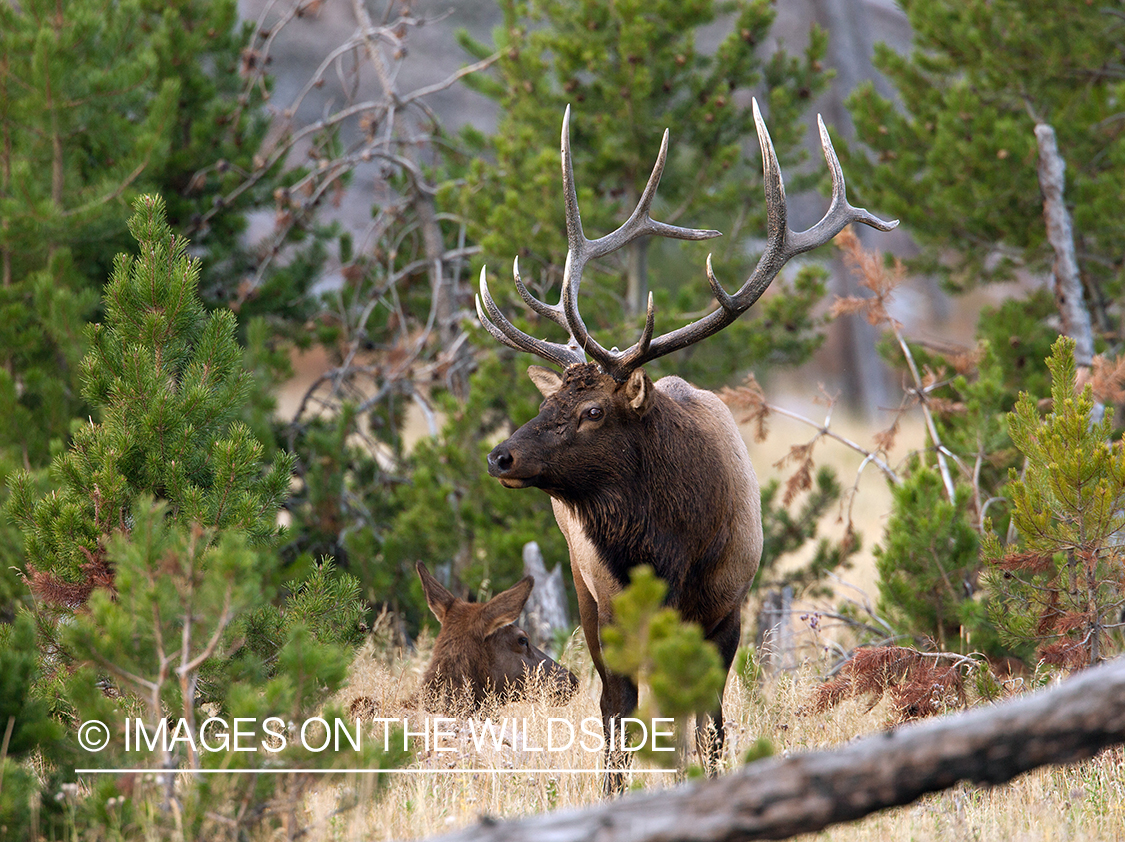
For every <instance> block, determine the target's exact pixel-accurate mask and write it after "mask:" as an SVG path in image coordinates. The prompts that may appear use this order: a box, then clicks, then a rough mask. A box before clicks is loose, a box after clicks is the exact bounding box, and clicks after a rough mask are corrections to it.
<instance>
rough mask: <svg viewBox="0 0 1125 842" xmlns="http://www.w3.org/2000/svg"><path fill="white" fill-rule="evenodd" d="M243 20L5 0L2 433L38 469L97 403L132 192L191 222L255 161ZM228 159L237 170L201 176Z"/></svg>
mask: <svg viewBox="0 0 1125 842" xmlns="http://www.w3.org/2000/svg"><path fill="white" fill-rule="evenodd" d="M238 29H239V27H238V24H237V17H236V4H235V3H234V2H233V0H222V2H217V3H208V2H201V1H200V0H175V2H171V3H151V2H147V0H129V2H124V3H113V4H111V5H109V6H106V5H105V4H103V3H98V2H90V0H76V2H69V3H66V4H62V5H60V4H57V3H52V2H42V0H32V2H28V3H18V4H12V3H6V4H4V5H3V6H2V7H0V138H2V142H0V220H3V222H2V223H0V348H3V349H4V350H3V353H2V354H0V363H2V364H0V392H3V393H5V394H6V395H7V396H8V397H10V398H12V400H5V401H3V408H2V409H0V445H3V446H11V447H15V448H17V449H18V451H19V453H20V456H21V459H22V461H23V463H24V466H25V467H38V466H41V465H43V464H45V463H46V462H47V461H48V458H49V447H50V443H51V441H52V440H55V439H58V440H65V439H66V437H67V435H68V433H69V427H70V423H71V420H72V419H73V418H74V417H76V416H81V415H86V414H88V407H85V406H84V405H83V404H82V402H81V400H80V394H79V383H78V374H77V364H78V361H79V360H80V359H81V358H82V355H83V353H84V352H85V345H84V340H83V326H84V323H85V321H86V320H87V318H89V317H91V316H92V315H93V314H94V313H95V311H96V308H97V305H98V302H99V299H100V292H101V286H102V284H103V282H104V280H105V278H106V277H107V276H108V275H109V272H110V270H111V267H112V263H113V257H114V255H115V254H116V253H117V252H118V251H119V250H120V249H123V248H125V247H127V245H128V240H127V238H128V232H127V230H126V220H127V218H128V215H129V212H130V211H129V207H130V201H131V198H130V197H132V196H135V195H137V193H138V192H140V191H143V190H144V189H154V190H155V192H160V193H163V194H166V195H170V196H172V197H173V200H172V203H173V208H174V212H173V215H172V223H173V225H174V226H177V227H179V226H182V225H184V224H186V223H188V222H189V221H190V219H191V217H192V216H193V215H194V214H196V213H198V212H199V209H200V208H205V207H209V206H210V204H211V203H212V201H213V199H214V197H215V194H216V191H217V190H218V189H221V188H222V187H223V186H229V182H230V179H231V178H232V177H233V172H234V171H237V170H238V169H239V168H241V167H247V166H249V162H250V158H251V156H252V154H253V149H254V147H255V146H256V145H257V141H258V139H260V137H261V136H262V134H263V133H264V130H265V122H264V119H263V118H262V117H261V116H260V115H256V112H255V111H254V107H255V106H256V105H257V104H258V103H259V102H260V98H259V97H258V96H257V94H256V93H254V92H251V93H250V94H248V95H247V96H246V97H244V98H243V99H242V100H241V101H240V94H241V92H240V91H239V90H238V86H239V80H238V74H237V68H238V65H237V62H238V56H239V44H238V35H237V33H238ZM218 159H223V160H225V161H226V168H225V171H226V172H227V175H226V178H225V181H224V180H223V179H221V178H219V177H218V176H213V177H211V178H210V179H201V180H200V179H197V180H196V181H195V182H194V183H193V182H192V175H193V173H194V172H195V171H196V170H200V169H203V168H204V167H205V166H207V165H210V164H213V163H215V161H216V160H218ZM189 194H190V195H189ZM258 198H260V194H259V195H258ZM249 201H250V197H246V198H245V199H244V200H243V201H242V202H241V203H240V205H239V208H244V207H245V206H246V205H247V204H248V202H249ZM244 224H245V223H244V220H243V214H242V212H241V210H239V209H235V212H232V213H229V214H227V215H225V216H223V218H222V219H221V220H216V221H215V223H214V224H212V226H211V228H210V230H209V231H208V233H209V234H210V235H211V237H210V240H209V241H208V245H209V246H210V243H211V242H215V243H216V249H217V250H220V251H221V250H222V249H226V250H229V249H230V248H232V244H233V238H234V236H236V234H237V232H238V231H239V230H241V226H243V225H244ZM219 243H222V249H219V248H218V244H219ZM197 245H198V244H197Z"/></svg>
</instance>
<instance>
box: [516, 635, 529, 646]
mask: <svg viewBox="0 0 1125 842" xmlns="http://www.w3.org/2000/svg"><path fill="white" fill-rule="evenodd" d="M516 642H517V643H519V645H520V646H524V647H526V646H527V644H528V643H529V641H528V639H527V638H526V637H521V638H520V639H519V640H518V641H516Z"/></svg>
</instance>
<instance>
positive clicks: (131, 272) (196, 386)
mask: <svg viewBox="0 0 1125 842" xmlns="http://www.w3.org/2000/svg"><path fill="white" fill-rule="evenodd" d="M129 227H130V230H131V231H132V233H133V235H134V236H135V237H136V238H137V240H138V241H139V242H140V244H141V254H140V255H139V256H138V257H133V256H131V255H125V254H122V255H120V256H119V258H118V260H117V262H116V265H115V267H114V273H113V278H112V279H111V281H110V283H109V285H108V287H107V288H106V295H105V308H106V322H105V323H104V324H95V325H92V326H91V327H90V329H89V330H88V331H87V338H88V341H89V343H90V352H89V353H88V354H87V356H86V357H85V359H84V360H83V361H82V379H83V389H82V394H83V397H84V398H85V399H86V400H87V401H89V403H90V404H91V405H92V406H99V407H101V408H102V421H101V422H99V423H94V422H92V421H91V422H90V423H88V424H85V425H83V426H82V427H81V428H80V429H79V430H78V431H77V432H76V433H75V435H74V440H73V442H72V444H71V447H70V448H68V450H67V451H66V452H65V453H63V454H61V455H59V456H58V457H57V458H56V459H55V460H54V462H53V463H52V465H51V472H50V473H51V477H52V479H53V480H54V481H55V482H56V483H57V484H58V485H59V486H60V488H59V489H58V490H57V491H56V492H53V493H52V494H50V495H48V496H47V497H44V498H42V499H38V500H37V499H35V497H34V490H33V487H32V478H31V476H30V474H28V473H26V472H24V473H21V474H18V475H17V476H16V477H15V479H14V481H13V483H12V498H11V500H10V502H9V510H10V512H11V513H12V514H13V515H14V517H15V518H16V520H17V521H18V522H19V524H20V526H21V528H22V529H23V530H24V532H25V534H26V536H27V554H28V572H29V578H30V581H31V585H32V590H33V591H34V592H35V593H36V594H37V595H38V596H39V597H40V598H42V599H45V600H47V601H48V602H50V603H54V604H58V605H62V606H70V607H73V606H75V605H79V604H81V603H83V602H84V601H85V600H86V598H87V597H88V596H89V595H90V593H91V592H92V590H93V589H94V588H96V587H98V586H104V587H107V588H112V586H113V571H112V569H111V568H110V566H109V565H108V563H107V561H106V555H105V553H106V541H107V539H108V538H109V536H110V535H111V534H112V533H113V532H114V531H115V530H120V529H127V528H128V525H129V524H128V518H129V516H130V512H131V511H132V507H133V505H134V503H135V501H136V500H137V499H138V497H139V496H140V495H141V494H149V495H151V496H152V497H154V498H155V499H157V500H165V501H167V502H168V504H169V513H170V517H172V518H173V519H174V520H175V521H176V522H178V523H181V524H188V523H194V524H198V525H199V526H200V527H202V528H206V529H217V530H221V529H228V528H238V529H240V530H243V531H244V532H245V533H246V534H247V535H248V537H249V540H250V542H251V544H252V545H256V546H266V545H268V544H270V543H271V542H273V541H274V540H275V539H276V538H277V535H278V527H277V525H276V512H277V509H278V506H279V505H280V504H281V502H282V501H283V500H284V498H285V495H286V492H287V489H288V482H289V474H290V472H291V470H292V457H291V456H288V455H283V454H278V455H277V456H275V458H274V462H273V464H272V466H270V467H269V468H268V470H267V469H265V468H264V466H263V465H262V445H261V444H260V443H259V442H258V441H256V440H255V439H254V438H253V437H252V436H251V434H250V432H249V430H248V429H247V428H246V426H245V425H244V424H242V423H241V422H240V421H239V420H238V418H239V414H240V412H241V410H242V405H243V403H244V401H245V399H246V395H247V390H248V386H249V384H248V379H249V375H248V373H247V372H246V371H245V370H244V369H243V368H242V354H241V350H240V349H239V346H238V344H237V342H236V341H235V335H234V334H235V317H234V314H233V313H232V312H230V311H229V310H221V311H215V312H214V313H211V314H210V315H208V313H207V312H206V310H205V309H204V307H203V304H202V302H201V301H200V300H199V298H198V295H197V293H196V287H197V284H198V281H199V261H198V260H193V259H191V258H189V257H188V255H187V241H186V240H185V239H184V238H182V237H178V236H176V235H174V234H173V233H172V230H171V229H170V228H169V226H168V224H167V223H166V221H165V218H164V204H163V202H162V201H161V200H160V199H159V198H155V197H147V196H146V197H142V198H141V199H138V201H137V214H136V215H135V216H134V217H133V218H132V220H131V221H130V225H129Z"/></svg>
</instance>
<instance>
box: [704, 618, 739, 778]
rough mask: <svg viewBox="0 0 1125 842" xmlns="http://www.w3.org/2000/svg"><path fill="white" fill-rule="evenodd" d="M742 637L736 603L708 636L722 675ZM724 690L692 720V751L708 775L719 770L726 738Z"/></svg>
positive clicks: (731, 662)
mask: <svg viewBox="0 0 1125 842" xmlns="http://www.w3.org/2000/svg"><path fill="white" fill-rule="evenodd" d="M741 636H742V606H741V605H737V606H735V607H734V608H733V609H732V610H731V612H730V613H729V614H727V616H725V617H724V618H723V619H722V620H720V621H719V623H718V625H716V626H715V628H714V629H712V631H711V633H710V634H709V635H708V636H707V639H708V640H710V641H711V642H712V643H714V644H715V646H716V647H718V650H719V659H720V660H721V661H722V664H723V675H729V674H730V668H731V664H733V663H734V656H735V653H736V652H737V651H738V643H739V640H740V639H741ZM725 689H726V688H725V683H724V687H723V689H721V690H719V697H718V698H717V699H716V700H715V707H714V709H713V710H712V712H711V713H710V714H708V715H701V716H697V717H696V722H695V750H696V753H697V755H698V756H699V758H700V761H701V763H702V765H703V768H704V769H705V770H706V772H707V774H708V775H710V776H713V775H715V774H716V773H717V772H718V769H719V761H720V760H721V759H722V756H723V744H724V742H725V737H726V735H725V733H724V728H723V690H725Z"/></svg>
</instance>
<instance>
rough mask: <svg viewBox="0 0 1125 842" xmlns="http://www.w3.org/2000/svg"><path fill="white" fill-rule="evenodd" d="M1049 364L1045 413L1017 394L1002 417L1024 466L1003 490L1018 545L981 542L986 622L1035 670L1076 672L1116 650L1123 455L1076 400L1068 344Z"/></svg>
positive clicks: (1122, 596) (1124, 602)
mask: <svg viewBox="0 0 1125 842" xmlns="http://www.w3.org/2000/svg"><path fill="white" fill-rule="evenodd" d="M1047 366H1048V368H1049V369H1050V371H1051V410H1050V412H1048V413H1047V415H1046V416H1045V417H1044V416H1041V415H1040V411H1039V406H1038V402H1037V400H1036V399H1035V398H1034V397H1033V396H1032V395H1031V394H1029V393H1027V392H1024V393H1023V394H1021V395H1020V399H1019V402H1018V403H1017V405H1016V408H1015V410H1014V411H1013V412H1012V413H1011V414H1010V416H1009V430H1010V433H1011V436H1012V441H1013V442H1014V443H1015V445H1016V447H1018V448H1019V451H1020V453H1022V454H1023V457H1024V460H1025V461H1024V467H1023V470H1022V472H1017V471H1016V470H1015V469H1012V471H1011V472H1010V481H1009V483H1008V487H1007V492H1008V497H1009V498H1010V500H1011V505H1012V524H1013V526H1014V527H1015V530H1016V534H1017V535H1018V538H1019V541H1018V543H1010V544H1008V545H1007V546H1004V545H1002V544H1001V543H1000V541H999V540H997V539H995V538H993V539H990V540H988V541H987V542H986V546H985V550H986V558H987V560H988V561H989V563H990V565H991V569H990V575H989V585H990V588H991V589H992V591H993V593H994V595H995V602H994V604H993V610H992V611H991V618H992V620H993V621H994V622H995V623H996V625H997V627H998V628H999V629H1000V631H1001V634H1002V635H1003V636H1004V637H1005V638H1006V639H1007V640H1009V641H1011V642H1013V643H1026V642H1035V643H1036V644H1037V651H1036V654H1037V657H1038V658H1039V659H1040V660H1041V661H1042V662H1044V663H1046V664H1048V665H1050V666H1053V667H1058V668H1062V669H1076V668H1079V667H1083V666H1086V665H1089V664H1093V663H1096V662H1098V661H1100V660H1102V659H1104V658H1107V657H1109V656H1110V655H1111V654H1112V653H1113V652H1114V651H1118V650H1119V649H1120V642H1119V641H1117V642H1116V643H1115V642H1114V637H1113V634H1112V633H1113V631H1114V630H1115V629H1120V628H1121V627H1122V622H1121V614H1122V607H1123V606H1125V589H1123V587H1122V583H1123V582H1125V553H1123V552H1122V549H1121V546H1120V540H1119V536H1120V533H1121V530H1122V528H1123V527H1125V450H1123V449H1122V447H1121V446H1120V443H1116V444H1115V443H1114V442H1113V441H1112V438H1111V429H1112V428H1111V416H1112V412H1110V411H1107V413H1106V417H1105V418H1103V419H1102V420H1101V421H1097V422H1095V423H1092V422H1091V412H1092V410H1093V406H1094V400H1093V397H1092V391H1091V388H1090V387H1089V386H1086V388H1084V389H1083V391H1082V392H1081V393H1079V394H1075V391H1074V389H1075V363H1074V342H1073V341H1072V340H1070V339H1068V338H1066V337H1060V338H1059V339H1058V340H1057V341H1056V342H1055V345H1054V347H1053V348H1052V355H1051V357H1050V358H1049V359H1048V360H1047Z"/></svg>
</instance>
